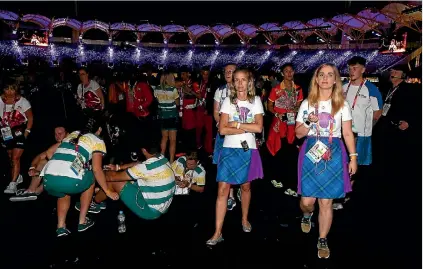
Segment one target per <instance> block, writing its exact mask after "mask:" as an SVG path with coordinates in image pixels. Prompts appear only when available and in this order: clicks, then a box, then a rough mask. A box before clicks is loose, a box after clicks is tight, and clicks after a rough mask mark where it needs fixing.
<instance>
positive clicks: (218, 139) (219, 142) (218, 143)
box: [213, 134, 225, 164]
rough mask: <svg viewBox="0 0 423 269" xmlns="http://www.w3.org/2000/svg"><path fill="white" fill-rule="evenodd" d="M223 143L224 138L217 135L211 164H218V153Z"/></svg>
mask: <svg viewBox="0 0 423 269" xmlns="http://www.w3.org/2000/svg"><path fill="white" fill-rule="evenodd" d="M223 141H225V136H224V135H220V134H217V135H216V140H215V141H214V151H213V164H218V162H219V156H220V152H221V151H222V148H223Z"/></svg>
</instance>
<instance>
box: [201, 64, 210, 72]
mask: <svg viewBox="0 0 423 269" xmlns="http://www.w3.org/2000/svg"><path fill="white" fill-rule="evenodd" d="M201 71H209V72H210V66H208V65H206V66H203V67H201Z"/></svg>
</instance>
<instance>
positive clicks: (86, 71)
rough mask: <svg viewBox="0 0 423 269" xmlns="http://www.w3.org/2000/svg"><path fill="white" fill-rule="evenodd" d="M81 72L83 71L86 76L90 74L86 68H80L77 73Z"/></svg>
mask: <svg viewBox="0 0 423 269" xmlns="http://www.w3.org/2000/svg"><path fill="white" fill-rule="evenodd" d="M81 70H84V71H85V73H87V74H89V73H90V72H88V69H87V68H86V67H80V68H79V69H78V73H79V71H81Z"/></svg>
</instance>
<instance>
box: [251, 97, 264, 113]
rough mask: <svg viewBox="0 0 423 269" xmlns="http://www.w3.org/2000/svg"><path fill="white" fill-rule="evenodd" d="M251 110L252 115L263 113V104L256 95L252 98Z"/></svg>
mask: <svg viewBox="0 0 423 269" xmlns="http://www.w3.org/2000/svg"><path fill="white" fill-rule="evenodd" d="M252 110H253V116H255V115H258V114H262V115H264V109H263V104H262V102H261V99H260V97H258V96H256V98H255V99H254V106H253V109H252Z"/></svg>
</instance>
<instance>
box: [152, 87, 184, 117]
mask: <svg viewBox="0 0 423 269" xmlns="http://www.w3.org/2000/svg"><path fill="white" fill-rule="evenodd" d="M154 97H156V98H157V101H158V102H159V116H160V118H161V119H169V118H176V117H178V110H177V109H176V102H175V101H176V99H178V98H179V93H178V90H177V89H176V88H175V87H166V88H161V87H159V88H156V89H155V90H154Z"/></svg>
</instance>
